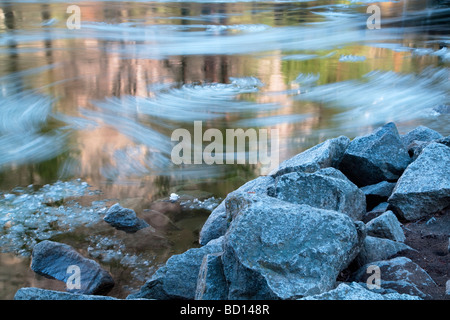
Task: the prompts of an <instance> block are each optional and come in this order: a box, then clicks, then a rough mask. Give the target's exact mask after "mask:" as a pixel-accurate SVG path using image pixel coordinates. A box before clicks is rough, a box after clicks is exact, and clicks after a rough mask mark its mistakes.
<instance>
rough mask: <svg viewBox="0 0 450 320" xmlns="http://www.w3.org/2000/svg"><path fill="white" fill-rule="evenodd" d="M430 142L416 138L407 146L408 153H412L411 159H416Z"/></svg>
mask: <svg viewBox="0 0 450 320" xmlns="http://www.w3.org/2000/svg"><path fill="white" fill-rule="evenodd" d="M429 144H430V142H429V141H416V140H414V141H413V142H411V143H410V144H409V145H408V147H407V149H408V154H409V155H410V157H411V159H412V160H413V161H415V160H416V159H417V157H418V156H419V155H420V154H421V153H422V150H423V149H424V148H425V147H426V146H427V145H429Z"/></svg>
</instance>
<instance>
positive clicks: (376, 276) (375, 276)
mask: <svg viewBox="0 0 450 320" xmlns="http://www.w3.org/2000/svg"><path fill="white" fill-rule="evenodd" d="M366 273H368V274H371V276H369V277H368V278H367V281H366V284H367V289H369V290H373V289H380V288H381V270H380V267H379V266H376V265H370V266H368V267H367V270H366Z"/></svg>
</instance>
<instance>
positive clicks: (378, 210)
mask: <svg viewBox="0 0 450 320" xmlns="http://www.w3.org/2000/svg"><path fill="white" fill-rule="evenodd" d="M388 207H389V203H387V202H382V203H380V204H379V205H377V206H376V207H375V208H373V209H372V210H370V211H368V212H366V213H365V214H364V215H363V217H362V219H361V221H362V222H364V223H367V222H369V221H370V220H372V219H374V218H376V217H378V216H380V215H381V214H383V213H384V212H386V211H387V209H388Z"/></svg>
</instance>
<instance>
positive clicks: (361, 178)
mask: <svg viewBox="0 0 450 320" xmlns="http://www.w3.org/2000/svg"><path fill="white" fill-rule="evenodd" d="M410 162H411V159H410V157H409V154H408V152H407V150H406V148H405V146H404V145H403V143H402V141H401V140H400V136H399V134H398V131H397V127H396V126H395V124H394V123H392V122H391V123H388V124H386V125H384V126H383V127H381V128H379V129H377V130H375V131H374V132H373V133H371V134H368V135H366V136H362V137H356V138H355V139H354V140H352V142H350V144H349V146H348V148H347V150H346V151H345V154H344V157H343V158H342V161H341V163H340V165H339V169H340V170H341V171H342V172H343V173H344V174H345V175H346V176H347V177H348V178H349V179H350V180H351V181H352V182H353V183H355V184H356V185H357V186H359V187H362V186H367V185H371V184H376V183H379V182H381V181H390V180H396V179H398V178H399V177H400V175H401V174H402V173H403V171H404V170H405V168H406V167H407V166H408V165H409V163H410Z"/></svg>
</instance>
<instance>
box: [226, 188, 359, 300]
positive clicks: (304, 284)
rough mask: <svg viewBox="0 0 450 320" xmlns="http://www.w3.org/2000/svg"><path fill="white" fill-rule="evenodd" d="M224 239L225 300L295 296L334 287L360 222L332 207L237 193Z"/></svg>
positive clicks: (356, 244) (355, 249) (356, 238)
mask: <svg viewBox="0 0 450 320" xmlns="http://www.w3.org/2000/svg"><path fill="white" fill-rule="evenodd" d="M229 201H231V202H233V205H234V208H235V210H234V212H232V213H231V218H232V219H233V221H232V223H231V225H230V228H229V229H228V231H227V233H226V235H225V239H224V254H223V258H222V261H223V267H224V274H225V277H226V279H227V283H228V285H229V293H228V299H297V298H301V297H304V296H308V295H312V294H319V293H322V292H325V291H328V290H330V289H332V288H334V286H335V281H336V277H337V275H338V274H339V272H341V271H342V270H343V269H344V268H345V267H346V266H347V265H348V264H349V263H350V262H351V261H352V260H353V258H354V257H355V256H356V255H357V254H358V252H359V249H360V247H361V244H362V241H363V238H364V236H365V233H364V228H365V226H364V224H363V223H362V222H354V221H353V220H352V219H351V218H350V217H349V216H347V215H345V214H342V213H339V212H337V211H331V210H323V209H318V208H314V207H311V206H308V205H298V204H293V203H289V202H285V201H281V200H278V199H275V198H272V197H269V196H261V195H248V194H240V195H235V196H234V197H233V199H230V200H229Z"/></svg>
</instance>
